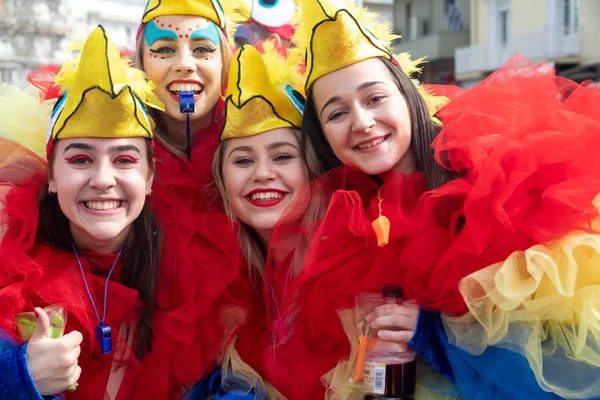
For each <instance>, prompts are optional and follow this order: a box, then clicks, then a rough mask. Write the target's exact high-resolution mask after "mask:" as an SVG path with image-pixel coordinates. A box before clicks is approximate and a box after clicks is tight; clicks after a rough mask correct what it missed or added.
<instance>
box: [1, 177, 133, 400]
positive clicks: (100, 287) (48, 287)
mask: <svg viewBox="0 0 600 400" xmlns="http://www.w3.org/2000/svg"><path fill="white" fill-rule="evenodd" d="M39 188H40V182H39V181H37V180H34V181H30V182H29V183H26V184H25V185H23V186H21V187H16V188H14V189H12V190H11V191H10V192H9V194H8V195H7V196H6V199H4V200H3V202H2V203H3V206H4V210H3V211H2V221H3V224H5V223H8V230H7V232H6V234H5V236H4V238H3V240H2V245H1V246H0V262H1V263H2V270H0V302H1V303H2V307H1V309H0V326H1V327H2V329H4V330H5V331H6V332H8V333H11V334H16V321H15V317H16V315H17V314H18V313H22V312H29V311H32V310H33V308H34V307H37V306H39V307H46V306H48V305H55V304H56V305H61V306H62V307H64V308H65V309H66V310H67V324H66V332H70V331H73V330H77V331H79V332H81V333H82V334H83V342H82V345H81V347H82V351H81V355H80V356H79V365H80V366H81V368H82V373H81V377H80V379H79V386H78V388H77V390H76V391H74V392H66V393H65V395H66V398H67V399H71V398H79V399H104V398H105V392H106V388H107V383H108V378H109V375H110V372H111V365H112V364H113V362H116V361H117V360H118V361H119V362H121V363H122V366H123V367H122V368H121V369H120V370H119V372H118V373H117V375H120V374H122V382H121V383H120V391H119V397H118V398H119V399H130V398H134V396H133V395H132V393H131V392H130V389H131V384H132V383H133V381H134V380H135V379H136V374H137V372H138V370H139V363H138V361H137V360H136V359H135V357H134V356H133V353H132V349H131V348H130V347H129V345H128V344H127V341H126V337H123V336H121V334H120V333H123V332H119V327H120V326H121V325H122V324H124V323H125V324H134V325H135V322H134V321H135V317H136V315H137V313H138V312H139V310H140V307H141V305H142V304H141V302H140V301H139V300H138V297H137V291H135V290H133V289H130V288H127V287H125V286H123V285H121V284H119V283H118V282H119V279H120V275H121V274H120V271H121V268H122V264H121V263H120V262H119V263H117V267H116V268H115V271H114V272H113V274H112V276H111V280H110V282H109V285H108V298H107V301H108V303H107V307H106V308H107V313H106V323H107V324H108V325H110V326H111V327H112V328H113V352H112V353H110V354H106V355H102V354H101V352H100V348H99V345H98V342H97V340H96V337H95V334H94V329H95V327H96V325H98V320H97V318H96V314H95V313H94V310H93V308H92V306H91V303H90V299H89V298H88V294H87V291H86V288H85V285H84V282H83V279H82V276H81V271H80V269H79V266H78V264H77V260H76V258H75V255H74V254H73V253H69V252H64V251H61V250H57V249H54V248H52V247H50V246H47V245H44V244H40V243H38V242H36V241H35V237H36V230H37V216H38V193H39ZM115 257H116V254H95V253H83V252H82V254H81V257H80V258H81V263H82V267H83V269H84V271H85V276H86V280H87V282H88V285H89V287H90V291H91V293H92V295H93V296H94V301H95V302H96V304H97V305H99V304H103V299H104V284H105V280H106V276H107V274H108V272H109V270H110V268H111V267H112V264H113V262H114V261H115ZM16 338H18V335H17V336H16ZM134 338H135V336H134ZM134 340H135V339H134Z"/></svg>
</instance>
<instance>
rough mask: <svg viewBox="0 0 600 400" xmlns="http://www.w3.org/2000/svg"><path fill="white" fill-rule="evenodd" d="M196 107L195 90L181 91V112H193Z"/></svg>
mask: <svg viewBox="0 0 600 400" xmlns="http://www.w3.org/2000/svg"><path fill="white" fill-rule="evenodd" d="M195 109H196V104H195V103H194V92H179V112H180V113H182V114H192V113H193V112H194V111H195Z"/></svg>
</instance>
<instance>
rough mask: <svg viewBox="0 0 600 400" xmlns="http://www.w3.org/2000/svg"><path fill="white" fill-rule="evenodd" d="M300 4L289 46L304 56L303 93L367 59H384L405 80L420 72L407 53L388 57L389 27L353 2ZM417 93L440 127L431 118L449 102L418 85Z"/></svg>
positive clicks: (311, 0)
mask: <svg viewBox="0 0 600 400" xmlns="http://www.w3.org/2000/svg"><path fill="white" fill-rule="evenodd" d="M300 1H301V3H300V4H301V7H299V9H298V10H297V12H296V14H295V15H294V18H293V21H294V23H295V25H296V33H295V35H294V38H293V40H292V42H293V43H294V44H295V46H296V47H297V48H298V49H300V50H301V51H304V53H305V54H306V83H305V86H304V88H305V90H306V91H307V92H308V90H309V89H310V87H311V86H312V84H313V83H314V82H315V81H316V80H317V79H319V78H320V77H322V76H324V75H327V74H329V73H331V72H334V71H337V70H339V69H342V68H344V67H347V66H350V65H352V64H355V63H357V62H360V61H363V60H367V59H369V58H376V57H382V58H386V59H388V60H390V61H392V62H393V63H395V64H397V65H398V66H399V67H400V68H401V69H402V71H404V73H405V74H406V75H407V76H408V77H409V78H413V76H414V75H415V74H416V73H419V72H421V64H422V63H423V62H424V58H419V59H417V60H412V59H411V57H410V54H408V53H400V54H397V55H394V54H393V53H392V50H391V45H392V41H394V40H395V39H397V38H399V37H400V36H399V35H395V34H393V33H392V29H391V26H390V25H389V23H387V22H382V21H381V18H380V17H379V16H378V14H376V13H372V12H369V11H368V10H367V9H366V8H364V7H359V6H357V5H356V3H355V2H354V0H300ZM415 83H416V84H417V82H415ZM417 89H418V90H419V92H420V93H421V95H422V97H423V99H424V100H425V103H426V104H427V108H428V109H429V114H430V116H431V119H432V121H433V122H434V123H435V124H438V125H439V124H441V123H440V121H439V120H438V119H437V118H435V117H434V115H435V114H436V113H437V112H438V111H439V110H440V109H441V108H443V107H444V106H445V105H446V104H447V103H448V102H449V99H448V98H446V97H444V96H436V95H435V94H432V93H430V92H429V91H428V90H427V89H425V88H424V87H423V86H421V85H419V84H417Z"/></svg>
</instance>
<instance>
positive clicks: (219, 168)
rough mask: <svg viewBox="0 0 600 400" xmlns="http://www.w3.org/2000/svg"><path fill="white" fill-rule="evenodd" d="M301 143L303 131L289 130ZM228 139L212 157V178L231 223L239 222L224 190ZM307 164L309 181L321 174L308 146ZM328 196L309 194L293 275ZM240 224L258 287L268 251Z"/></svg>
mask: <svg viewBox="0 0 600 400" xmlns="http://www.w3.org/2000/svg"><path fill="white" fill-rule="evenodd" d="M290 130H291V131H292V133H293V134H294V136H295V137H296V139H297V140H298V143H300V135H301V133H300V130H298V129H290ZM226 146H227V141H225V142H221V144H219V147H218V148H217V151H216V153H215V156H214V158H213V168H212V171H213V178H214V181H215V184H216V186H217V188H218V190H219V193H220V195H221V199H222V201H223V206H224V208H225V213H226V214H227V216H228V217H229V218H230V219H231V221H232V222H239V221H238V220H237V218H236V216H235V214H234V213H233V210H232V209H231V205H230V204H229V202H228V201H227V192H226V191H225V181H224V179H223V156H224V153H225V148H226ZM302 158H303V160H302V161H303V162H304V165H305V167H306V169H307V171H308V178H309V181H312V180H313V179H315V178H317V177H318V176H320V175H321V167H320V164H319V162H318V159H317V155H316V153H315V152H314V150H313V149H312V148H311V147H310V146H307V148H306V150H305V152H304V153H303V154H302ZM328 199H329V197H328V195H327V194H326V193H321V192H319V193H310V199H309V202H308V206H307V208H306V210H305V211H304V214H303V215H302V217H301V221H300V224H301V227H302V229H303V232H300V233H301V234H300V236H299V240H298V243H296V245H295V247H294V249H295V252H294V257H293V259H292V268H291V273H292V275H293V276H295V275H297V274H298V273H299V272H300V270H301V269H302V263H303V262H304V256H305V255H306V252H307V250H308V247H309V245H310V240H311V232H308V230H310V228H312V227H313V226H314V225H315V223H316V222H317V221H319V220H321V219H322V218H323V216H324V215H325V211H326V209H327V204H328ZM239 225H240V227H239V230H238V234H237V236H238V241H239V243H240V248H241V250H242V254H243V255H244V257H245V258H246V261H247V262H248V264H249V266H250V272H249V275H250V281H251V282H252V284H253V285H254V287H255V288H256V289H257V288H258V287H259V286H260V283H262V281H263V278H264V271H265V266H266V262H267V251H268V249H266V248H265V247H264V245H263V244H262V242H261V240H260V237H259V235H258V233H257V232H256V231H255V230H254V229H253V228H252V227H251V226H249V225H246V224H244V223H241V222H240V223H239Z"/></svg>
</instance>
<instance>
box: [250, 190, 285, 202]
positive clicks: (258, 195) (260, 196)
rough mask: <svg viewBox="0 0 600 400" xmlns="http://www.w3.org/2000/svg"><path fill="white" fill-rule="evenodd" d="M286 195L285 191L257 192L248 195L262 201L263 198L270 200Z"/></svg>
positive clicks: (252, 198) (254, 199)
mask: <svg viewBox="0 0 600 400" xmlns="http://www.w3.org/2000/svg"><path fill="white" fill-rule="evenodd" d="M284 195H285V193H281V192H257V193H252V194H250V195H248V196H246V197H247V198H248V199H249V200H252V201H261V200H264V201H268V200H279V199H280V198H282V197H283V196H284Z"/></svg>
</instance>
